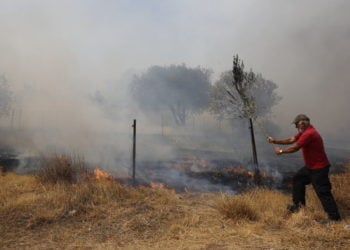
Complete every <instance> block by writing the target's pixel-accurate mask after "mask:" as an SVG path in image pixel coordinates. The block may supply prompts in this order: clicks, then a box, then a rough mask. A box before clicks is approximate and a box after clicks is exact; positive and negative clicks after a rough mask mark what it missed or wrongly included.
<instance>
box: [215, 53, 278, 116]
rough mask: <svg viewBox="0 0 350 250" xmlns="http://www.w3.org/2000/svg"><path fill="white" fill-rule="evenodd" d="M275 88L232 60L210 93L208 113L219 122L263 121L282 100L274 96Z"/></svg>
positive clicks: (239, 61) (241, 64)
mask: <svg viewBox="0 0 350 250" xmlns="http://www.w3.org/2000/svg"><path fill="white" fill-rule="evenodd" d="M276 89H277V85H276V84H275V83H274V82H272V81H270V80H266V79H264V78H263V77H262V75H261V74H255V73H254V72H253V71H252V70H250V71H249V72H247V71H245V70H244V63H243V61H241V60H240V58H239V57H238V55H237V56H235V57H234V58H233V68H232V71H225V72H223V73H222V74H221V76H220V78H219V80H218V81H216V82H215V84H214V86H213V87H212V90H211V102H210V103H211V105H210V109H211V112H212V113H213V114H215V115H217V116H218V117H219V118H230V119H232V118H252V119H255V118H257V117H263V116H265V115H267V114H269V113H270V112H271V109H272V107H273V106H274V105H276V104H277V103H278V102H279V101H280V100H281V97H280V96H278V95H277V94H276V92H275V90H276Z"/></svg>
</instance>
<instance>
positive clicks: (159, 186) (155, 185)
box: [149, 181, 176, 194]
mask: <svg viewBox="0 0 350 250" xmlns="http://www.w3.org/2000/svg"><path fill="white" fill-rule="evenodd" d="M149 185H150V187H151V188H153V189H159V190H166V191H168V192H169V193H172V194H175V193H176V191H175V189H172V188H167V187H166V186H165V185H164V184H163V183H159V182H152V181H151V182H150V184H149Z"/></svg>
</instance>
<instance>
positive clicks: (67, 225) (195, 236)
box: [0, 170, 350, 249]
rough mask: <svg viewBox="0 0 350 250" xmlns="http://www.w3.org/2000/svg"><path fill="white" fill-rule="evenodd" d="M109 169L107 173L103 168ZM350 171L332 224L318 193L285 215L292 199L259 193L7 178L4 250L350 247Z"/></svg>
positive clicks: (2, 204) (1, 196)
mask: <svg viewBox="0 0 350 250" xmlns="http://www.w3.org/2000/svg"><path fill="white" fill-rule="evenodd" d="M101 171H102V170H101ZM349 178H350V171H348V172H346V173H342V174H337V175H334V176H332V177H331V179H332V183H333V192H334V196H335V198H336V200H337V202H338V204H339V207H340V211H341V214H342V216H343V218H344V220H343V221H341V222H337V223H331V224H329V225H322V224H320V223H319V221H320V219H322V218H325V217H326V215H325V214H324V213H323V211H322V208H321V205H320V203H319V201H318V199H317V197H316V196H315V194H314V191H313V190H312V188H308V189H307V201H308V204H307V207H306V208H305V209H302V210H301V211H300V212H299V213H297V214H292V215H289V214H286V212H285V206H286V204H287V203H289V201H290V195H287V194H284V193H282V192H279V191H276V190H270V189H267V188H254V189H251V190H246V191H245V192H244V193H241V194H238V195H229V194H218V193H182V194H176V193H174V192H169V191H168V190H167V189H165V188H159V186H157V187H155V188H151V187H142V188H141V187H139V188H134V187H130V186H125V185H122V184H120V183H118V182H117V181H115V180H113V179H112V178H110V177H109V175H108V174H107V177H106V178H99V179H98V178H93V175H90V176H89V178H81V179H78V180H77V181H74V182H70V181H53V182H52V181H41V180H40V179H38V176H33V175H17V174H14V173H11V172H7V173H5V174H4V175H2V176H0V186H1V189H0V220H1V224H0V245H1V246H2V247H3V248H5V249H18V248H22V249H23V248H31V249H33V248H34V249H54V248H60V249H61V248H77V249H87V248H91V249H271V248H274V249H310V248H311V249H346V248H347V247H348V245H349V242H350V232H349V231H348V230H345V229H344V225H346V224H349V216H350V197H349V194H350V184H349V182H348V180H349Z"/></svg>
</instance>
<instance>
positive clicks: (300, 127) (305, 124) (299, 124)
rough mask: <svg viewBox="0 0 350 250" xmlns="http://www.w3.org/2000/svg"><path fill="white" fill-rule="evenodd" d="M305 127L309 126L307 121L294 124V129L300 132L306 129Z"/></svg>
mask: <svg viewBox="0 0 350 250" xmlns="http://www.w3.org/2000/svg"><path fill="white" fill-rule="evenodd" d="M307 126H309V121H307V120H300V121H299V122H298V123H296V124H295V127H296V128H297V129H298V130H301V131H304V130H305V129H306V128H307Z"/></svg>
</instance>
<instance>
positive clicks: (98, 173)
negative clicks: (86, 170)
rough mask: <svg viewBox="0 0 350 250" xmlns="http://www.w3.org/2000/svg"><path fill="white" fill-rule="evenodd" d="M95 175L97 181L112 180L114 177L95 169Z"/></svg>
mask: <svg viewBox="0 0 350 250" xmlns="http://www.w3.org/2000/svg"><path fill="white" fill-rule="evenodd" d="M94 175H95V178H96V180H112V179H113V178H112V176H111V175H110V174H108V173H107V172H105V171H103V170H102V169H100V168H95V169H94Z"/></svg>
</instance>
